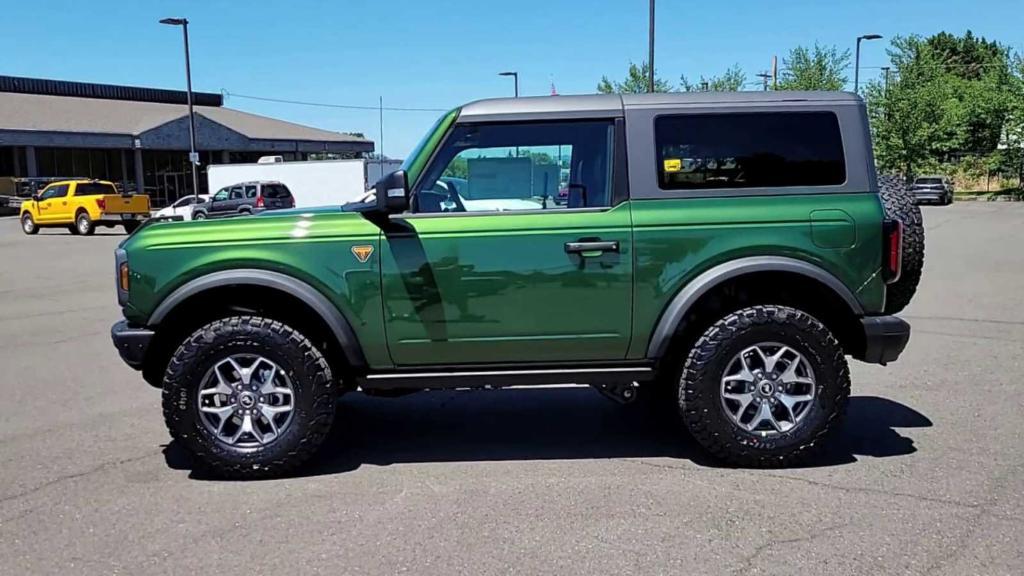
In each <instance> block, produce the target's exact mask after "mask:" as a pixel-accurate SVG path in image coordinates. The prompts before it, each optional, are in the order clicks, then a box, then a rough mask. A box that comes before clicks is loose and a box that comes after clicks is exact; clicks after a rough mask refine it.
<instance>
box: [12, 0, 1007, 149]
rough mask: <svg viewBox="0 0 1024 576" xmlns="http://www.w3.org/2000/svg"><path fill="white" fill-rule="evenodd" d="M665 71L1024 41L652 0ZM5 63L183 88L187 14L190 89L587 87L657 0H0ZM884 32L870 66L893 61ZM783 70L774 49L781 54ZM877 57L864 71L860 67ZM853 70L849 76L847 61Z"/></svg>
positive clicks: (802, 6) (282, 110)
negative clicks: (929, 41) (922, 44)
mask: <svg viewBox="0 0 1024 576" xmlns="http://www.w3.org/2000/svg"><path fill="white" fill-rule="evenodd" d="M657 5H658V30H657V41H658V46H657V54H656V57H655V58H656V64H657V69H658V74H659V75H660V76H662V77H664V78H666V79H668V80H671V81H673V82H678V78H679V76H680V74H686V75H687V76H688V77H691V78H692V79H696V78H697V77H698V76H699V75H700V74H701V73H704V74H716V73H719V72H721V71H722V70H724V69H725V68H727V67H729V66H731V65H732V64H734V63H738V64H739V65H740V66H741V67H742V68H743V69H744V70H745V71H746V72H747V74H748V80H750V81H754V80H756V78H754V77H753V75H754V73H756V72H758V71H761V70H763V69H766V68H768V66H769V62H770V58H771V56H772V54H778V55H779V56H780V58H781V56H782V55H783V54H785V53H786V51H787V50H788V49H789V48H791V47H793V46H795V45H798V44H813V43H814V42H815V41H818V42H820V43H823V44H837V45H839V46H840V47H850V48H852V44H853V41H854V38H855V37H856V36H857V35H858V34H865V33H877V34H883V35H885V36H886V38H889V37H891V36H893V35H894V34H904V35H906V34H911V33H916V34H924V35H927V34H932V33H934V32H938V31H940V30H947V31H950V32H954V33H962V32H964V31H965V30H967V29H971V30H973V31H974V32H975V33H976V34H980V35H983V36H986V37H988V38H992V39H998V40H999V41H1001V42H1003V43H1005V44H1009V45H1010V46H1012V47H1013V48H1014V49H1016V50H1018V51H1024V27H1022V26H1021V23H1022V22H1024V20H1022V15H1024V10H1022V8H1024V6H1022V5H1021V0H884V1H883V0H859V1H853V0H837V1H835V2H831V1H825V0H792V1H786V0H776V1H774V2H768V1H763V0H757V1H755V0H732V1H716V2H706V1H701V2H697V1H693V0H689V1H688V0H658V4H657ZM0 14H3V15H4V18H3V23H4V26H3V29H2V31H0V55H2V57H0V74H10V75H20V76H36V77H44V78H56V79H64V80H78V81H88V82H109V83H118V84H134V85H143V86H156V87H163V88H183V86H184V71H183V61H182V48H181V33H180V31H179V30H178V29H175V28H170V27H167V26H161V25H159V24H157V20H159V19H160V18H161V17H166V16H186V17H187V18H189V20H190V21H191V25H190V28H189V31H190V37H191V43H192V64H193V66H192V73H193V83H194V87H195V89H196V90H204V91H210V92H217V91H220V90H221V89H225V90H227V91H229V92H235V93H239V94H251V95H258V96H266V97H272V98H283V99H291V100H306V101H316V102H329V103H336V104H354V105H369V106H374V105H376V104H377V98H378V96H383V98H384V103H385V106H399V107H424V108H451V107H454V106H456V105H458V104H460V103H463V102H466V101H470V100H474V99H478V98H486V97H494V96H506V95H511V93H512V80H511V79H510V78H501V77H498V76H497V75H496V73H497V72H499V71H501V70H518V71H519V73H520V90H521V92H522V94H524V95H544V94H548V93H549V92H550V86H551V83H552V82H554V83H555V86H556V87H557V88H558V91H559V92H560V93H562V94H573V93H590V92H593V91H594V90H595V86H596V84H597V82H598V80H599V79H600V78H601V76H602V75H603V74H607V75H609V76H610V77H613V78H614V77H620V78H621V77H622V76H623V75H624V73H625V70H626V67H627V66H628V64H629V62H630V61H631V60H632V61H635V62H640V61H641V60H643V59H644V58H645V57H646V53H647V2H646V1H645V0H632V1H630V2H624V1H611V0H587V1H582V0H577V1H573V2H570V1H565V0H543V1H537V0H514V1H511V2H481V1H468V0H465V1H464V0H460V1H449V2H430V1H428V0H418V1H413V0H390V1H387V2H383V1H376V2H374V1H344V2H343V1H327V0H292V1H289V2H260V1H246V2H241V1H228V0H204V1H199V0H188V1H175V2H171V1H166V0H161V1H146V2H138V1H129V0H123V1H117V2H114V1H104V0H90V1H82V0H44V1H34V2H28V1H21V0H0ZM887 43H888V40H885V41H876V42H872V43H867V44H865V45H864V48H863V52H862V65H863V66H866V67H878V66H881V65H884V64H885V63H886V60H887V58H886V55H885V47H886V45H887ZM780 66H781V61H780ZM877 74H878V70H877V68H876V69H870V68H869V69H865V70H862V77H867V78H871V77H874V76H877ZM850 77H851V78H852V74H851V75H850ZM227 105H228V106H231V107H234V108H238V109H242V110H246V111H250V112H255V113H258V114H266V115H269V116H274V117H277V118H282V119H285V120H291V121H294V122H300V123H303V124H309V125H313V126H317V127H320V128H325V129H329V130H338V131H353V132H363V133H365V134H366V135H367V136H369V137H370V138H373V139H374V140H379V130H378V127H377V113H376V112H375V111H365V112H364V111H346V110H336V109H326V108H314V107H305V106H294V105H286V104H277V103H268V102H257V101H252V100H244V99H241V98H229V99H228V101H227ZM436 116H437V113H430V112H427V113H423V112H386V113H385V118H384V123H385V126H384V152H385V153H386V154H387V155H389V156H392V157H403V156H404V155H405V154H406V153H407V152H408V151H409V150H410V149H411V148H412V147H413V145H414V144H415V143H416V141H417V140H418V139H419V137H420V135H421V134H422V132H423V131H424V130H425V129H426V128H427V127H428V126H429V125H430V124H431V122H432V121H433V120H434V118H435V117H436Z"/></svg>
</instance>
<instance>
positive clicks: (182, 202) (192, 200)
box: [153, 194, 210, 220]
mask: <svg viewBox="0 0 1024 576" xmlns="http://www.w3.org/2000/svg"><path fill="white" fill-rule="evenodd" d="M209 199H210V195H209V194H200V195H199V200H198V201H197V200H196V196H195V194H189V195H188V196H182V197H181V198H178V199H177V200H176V201H174V203H172V204H171V205H170V206H165V207H164V208H161V209H160V210H158V211H157V212H156V214H153V216H155V217H158V218H159V217H164V216H181V217H183V218H184V219H185V220H191V219H192V212H193V210H195V207H196V206H201V205H203V204H205V203H206V201H207V200H209Z"/></svg>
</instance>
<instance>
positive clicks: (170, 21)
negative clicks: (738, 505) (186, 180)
mask: <svg viewBox="0 0 1024 576" xmlns="http://www.w3.org/2000/svg"><path fill="white" fill-rule="evenodd" d="M160 23H161V24H167V25H169V26H181V30H182V34H183V35H184V37H185V85H186V94H187V96H186V98H187V99H188V140H189V153H188V162H189V164H190V165H191V166H192V193H193V194H194V195H195V199H196V203H198V202H199V171H198V170H199V169H198V166H199V155H198V154H197V153H196V115H195V111H193V109H192V59H191V57H190V55H189V49H188V18H164V19H163V20H160Z"/></svg>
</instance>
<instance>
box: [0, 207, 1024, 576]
mask: <svg viewBox="0 0 1024 576" xmlns="http://www.w3.org/2000/svg"><path fill="white" fill-rule="evenodd" d="M924 212H925V221H926V226H927V254H926V269H925V275H924V281H923V285H922V288H921V291H920V293H919V295H918V296H917V298H916V300H915V301H914V302H913V303H912V305H911V306H910V308H909V309H908V310H907V311H906V312H905V313H904V317H905V318H907V319H908V320H909V321H910V322H911V324H912V325H913V328H914V332H913V336H912V339H911V342H910V345H909V348H908V350H907V352H906V353H905V355H904V357H903V358H902V359H901V360H900V361H899V362H898V363H895V364H893V365H891V366H889V367H887V368H883V367H878V366H867V365H864V364H860V363H856V362H854V363H853V365H852V369H853V382H854V388H853V397H852V399H851V404H850V411H849V414H848V418H847V420H846V423H845V426H844V428H843V431H842V434H841V436H840V437H839V438H838V441H837V442H836V443H835V444H834V445H833V447H832V449H831V450H830V451H829V453H828V454H827V455H826V457H825V458H824V459H822V460H821V461H819V462H817V463H816V464H817V465H815V466H812V467H808V468H802V469H795V470H777V471H755V470H735V469H727V468H722V467H718V466H716V465H715V464H714V463H713V462H709V461H708V460H707V459H706V458H705V457H704V456H703V455H702V454H701V453H700V452H699V451H698V450H697V448H696V446H695V445H694V443H693V442H692V441H691V440H689V439H687V438H686V437H685V436H684V435H681V434H679V433H677V432H675V431H674V430H673V429H671V428H670V427H667V426H666V425H665V424H664V423H661V422H657V421H652V420H651V419H650V418H648V417H647V416H646V415H645V414H644V413H643V412H642V411H640V410H639V409H637V408H636V407H621V406H617V405H615V404H612V403H611V402H608V401H607V400H605V399H603V398H602V397H600V396H599V395H598V394H597V393H596V392H594V391H592V390H590V389H587V388H560V389H534V390H503V391H489V392H450V393H423V394H418V395H413V396H408V397H405V398H401V399H394V400H385V399H371V398H367V397H362V396H360V395H352V396H349V397H346V399H345V400H344V401H343V402H342V405H341V407H340V410H341V412H340V418H339V424H338V425H337V426H336V428H335V430H334V432H333V437H332V440H331V443H330V445H329V446H328V447H327V449H326V451H325V453H324V454H323V455H322V456H321V457H320V459H319V460H318V461H317V462H315V463H314V465H313V466H312V467H310V468H307V469H306V470H305V472H304V475H302V476H300V477H296V478H289V479H283V480H273V481H261V482H247V483H243V482H222V481H213V480H209V479H205V478H203V477H201V476H200V475H197V474H195V473H193V472H192V470H191V466H190V462H189V459H188V457H187V456H186V455H185V454H184V453H183V451H182V450H181V449H180V448H179V447H177V446H176V445H168V442H169V437H168V435H167V432H166V431H165V429H164V426H163V422H162V419H161V414H160V408H159V401H160V395H159V392H158V391H156V390H154V389H152V388H150V387H148V386H147V385H146V384H144V383H143V382H142V380H141V378H140V376H139V375H138V374H137V373H136V372H134V371H132V370H131V369H129V368H127V367H126V366H124V365H123V364H122V363H121V362H120V360H119V359H118V358H117V354H116V352H115V351H114V349H113V347H112V346H111V344H110V341H109V336H108V331H109V327H110V324H111V323H113V322H114V321H115V320H116V319H117V318H118V315H119V311H118V309H117V306H116V304H115V302H114V292H113V284H114V279H113V258H112V251H113V248H114V246H115V245H116V244H117V242H118V241H119V240H120V238H121V237H122V236H121V234H120V231H119V230H118V231H116V233H115V232H114V231H108V230H103V229H101V230H99V231H98V232H97V235H96V236H93V237H75V236H71V235H69V234H68V233H67V232H66V231H63V230H52V231H51V230H46V231H43V232H42V233H41V234H40V235H38V236H35V237H27V236H24V235H23V234H22V233H21V231H20V229H19V227H18V222H17V221H16V220H14V219H2V220H0V263H2V265H0V574H41V573H68V572H70V573H102V574H110V573H127V574H141V573H154V574H156V573H168V574H182V573H199V572H203V573H223V572H229V571H230V572H243V571H248V572H251V573H257V574H259V573H279V572H286V571H287V572H294V573H306V572H325V573H345V574H371V573H382V574H392V573H399V572H406V573H410V574H456V573H469V574H499V573H517V574H532V573H549V574H612V573H632V574H714V573H731V572H736V573H744V574H798V573H799V574H822V573H828V574H950V575H964V574H984V575H990V574H992V575H997V574H1007V575H1009V574H1021V573H1024V536H1021V535H1022V534H1024V500H1022V496H1024V449H1022V448H1021V446H1022V441H1024V421H1022V419H1021V414H1022V413H1024V247H1022V244H1024V233H1022V229H1024V205H1022V204H1009V203H962V204H956V205H953V206H951V207H948V208H947V207H928V208H925V209H924Z"/></svg>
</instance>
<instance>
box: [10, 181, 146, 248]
mask: <svg viewBox="0 0 1024 576" xmlns="http://www.w3.org/2000/svg"><path fill="white" fill-rule="evenodd" d="M147 217H149V196H146V195H145V194H118V192H117V188H116V187H115V186H114V184H113V183H111V182H107V181H105V180H63V181H60V182H54V183H52V184H50V185H49V186H47V187H46V188H44V189H43V191H42V192H40V193H38V194H35V195H33V196H32V199H31V200H25V201H24V202H22V203H21V229H22V230H23V231H24V232H25V234H35V233H36V232H39V229H40V228H44V227H51V226H62V227H66V228H67V229H68V230H69V231H71V233H72V234H84V235H88V234H92V233H93V232H94V231H95V230H96V227H97V226H105V227H107V228H111V227H114V226H124V230H125V232H128V233H129V234H131V233H132V232H133V231H134V230H135V229H136V228H138V227H139V225H140V224H142V221H143V220H144V219H146V218H147Z"/></svg>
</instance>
